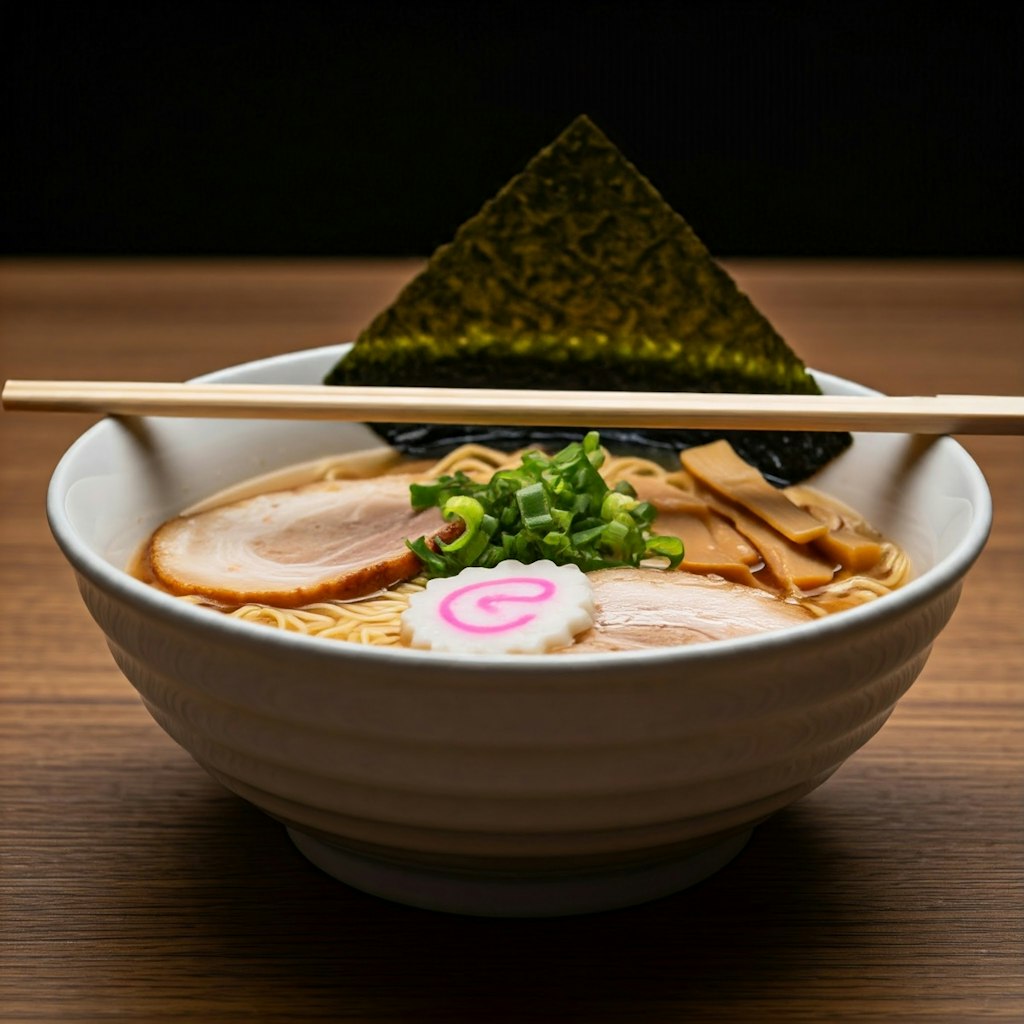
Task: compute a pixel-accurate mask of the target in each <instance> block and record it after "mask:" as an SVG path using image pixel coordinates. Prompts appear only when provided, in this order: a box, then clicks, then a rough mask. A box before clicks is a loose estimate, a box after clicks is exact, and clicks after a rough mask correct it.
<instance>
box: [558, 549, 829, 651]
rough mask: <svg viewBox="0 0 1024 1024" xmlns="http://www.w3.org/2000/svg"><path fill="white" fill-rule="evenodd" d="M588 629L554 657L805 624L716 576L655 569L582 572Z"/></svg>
mask: <svg viewBox="0 0 1024 1024" xmlns="http://www.w3.org/2000/svg"><path fill="white" fill-rule="evenodd" d="M587 579H588V580H590V585H591V587H592V588H593V591H594V604H595V605H596V608H597V615H596V618H595V620H594V625H593V626H592V627H591V628H590V629H589V630H587V632H585V633H583V634H581V635H580V636H579V637H577V639H576V643H575V644H573V645H572V646H571V647H565V648H562V650H561V651H560V652H559V653H576V652H583V653H586V652H589V651H635V650H642V649H644V648H648V647H673V646H677V645H679V644H696V643H705V642H706V641H708V640H726V639H729V638H731V637H737V636H749V635H751V634H753V633H764V632H767V631H769V630H776V629H784V628H785V627H787V626H795V625H798V624H799V623H802V622H810V621H811V619H813V618H814V615H813V614H812V613H811V612H809V611H808V610H807V609H806V608H804V607H802V606H801V605H799V604H796V603H793V602H790V601H785V600H783V599H781V598H779V597H776V596H775V595H774V594H771V593H769V592H768V591H765V590H759V589H757V588H755V587H748V586H744V585H743V584H741V583H732V582H730V581H729V580H726V579H723V578H722V577H720V576H699V575H697V574H696V573H689V572H685V571H676V572H667V571H664V570H661V569H599V570H598V571H597V572H592V573H588V575H587Z"/></svg>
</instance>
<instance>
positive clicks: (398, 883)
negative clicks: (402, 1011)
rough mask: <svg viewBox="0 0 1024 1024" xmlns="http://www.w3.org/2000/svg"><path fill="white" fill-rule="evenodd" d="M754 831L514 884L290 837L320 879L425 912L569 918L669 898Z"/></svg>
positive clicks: (296, 833)
mask: <svg viewBox="0 0 1024 1024" xmlns="http://www.w3.org/2000/svg"><path fill="white" fill-rule="evenodd" d="M752 831H753V829H748V830H746V831H743V832H739V833H732V834H730V835H729V836H728V837H727V838H725V839H721V840H719V841H718V842H715V843H714V844H712V845H710V846H706V847H704V848H703V849H700V850H697V851H695V852H691V853H688V854H687V855H686V856H683V857H679V858H678V859H675V860H670V861H659V862H658V863H657V864H645V865H639V866H633V867H629V868H616V869H611V870H610V869H604V870H599V871H593V872H587V873H585V874H580V873H572V874H568V873H567V874H564V875H545V876H543V877H536V878H529V877H526V878H524V877H519V878H508V877H503V876H495V875H489V874H483V873H470V872H460V871H445V870H442V869H436V868H424V867H420V866H410V865H407V864H396V863H394V862H392V861H386V860H381V859H377V858H375V857H370V856H365V855H363V854H359V853H353V852H352V851H351V850H345V849H341V848H340V847H337V846H334V845H332V844H330V843H327V842H324V841H323V840H321V839H315V838H313V837H312V836H310V835H308V834H306V833H304V832H302V831H300V830H299V829H296V828H289V829H288V835H289V836H290V837H291V840H292V842H293V843H294V844H295V845H296V847H298V849H299V852H300V853H302V854H303V856H305V857H306V858H307V859H308V860H309V861H311V862H312V863H313V864H315V865H316V866H317V867H318V868H320V869H321V870H322V871H325V872H326V873H327V874H329V875H331V876H332V877H334V878H337V879H338V880H339V881H341V882H344V883H345V884H346V885H350V886H352V887H353V888H355V889H359V890H361V891H362V892H366V893H370V894H371V895H373V896H379V897H382V898H383V899H387V900H391V901H393V902H395V903H404V904H406V905H408V906H412V907H418V908H420V909H422V910H436V911H442V912H444V913H449V914H466V915H471V916H474V917H563V916H568V915H571V914H593V913H597V912H599V911H603V910H618V909H621V908H623V907H631V906H635V905H637V904H640V903H647V902H649V901H651V900H656V899H660V898H661V897H663V896H669V895H671V894H672V893H675V892H679V891H681V890H683V889H686V888H689V886H691V885H696V884H697V883H698V882H701V881H703V880H704V879H705V878H708V877H709V876H710V875H713V874H714V873H715V872H716V871H718V870H719V869H721V868H723V867H725V865H726V864H728V863H729V861H731V860H732V859H733V858H734V857H735V856H736V855H737V854H738V853H739V852H740V851H741V850H742V849H743V847H744V846H745V845H746V843H747V840H748V839H749V838H750V835H751V832H752Z"/></svg>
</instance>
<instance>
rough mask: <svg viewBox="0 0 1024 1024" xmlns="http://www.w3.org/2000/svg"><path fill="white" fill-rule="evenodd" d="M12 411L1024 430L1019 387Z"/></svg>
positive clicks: (475, 396) (136, 395)
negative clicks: (917, 392) (978, 391)
mask: <svg viewBox="0 0 1024 1024" xmlns="http://www.w3.org/2000/svg"><path fill="white" fill-rule="evenodd" d="M0 401H2V404H3V407H4V408H5V409H9V410H12V411H14V410H25V411H38V412H79V413H109V414H113V415H119V416H184V417H210V418H237V419H295V420H302V419H306V420H354V421H359V422H366V423H388V422H390V423H464V424H515V425H522V426H552V427H556V426H557V427H582V428H586V427H648V428H659V427H661V428H667V427H674V428H690V429H714V430H734V429H735V430H861V431H885V432H892V433H909V434H1021V433H1024V397H1022V396H1017V395H936V396H932V397H910V396H907V397H889V396H856V395H750V394H697V393H688V392H682V393H662V392H639V391H527V390H501V389H491V388H406V387H399V388H393V387H329V386H326V385H288V384H214V383H209V384H169V383H155V382H154V383H146V382H137V381H55V380H9V381H7V383H6V384H5V385H4V388H3V392H2V395H0Z"/></svg>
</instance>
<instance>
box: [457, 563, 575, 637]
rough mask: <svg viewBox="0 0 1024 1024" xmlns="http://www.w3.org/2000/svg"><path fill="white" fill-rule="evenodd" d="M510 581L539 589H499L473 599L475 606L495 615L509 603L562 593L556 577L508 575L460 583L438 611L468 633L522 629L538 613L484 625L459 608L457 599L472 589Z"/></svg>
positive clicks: (542, 599)
mask: <svg viewBox="0 0 1024 1024" xmlns="http://www.w3.org/2000/svg"><path fill="white" fill-rule="evenodd" d="M509 585H512V586H517V585H518V586H523V585H525V586H536V587H537V588H539V589H538V590H537V592H535V593H533V594H509V593H501V592H499V593H495V594H489V595H485V596H483V597H480V598H479V599H478V600H476V601H475V602H473V604H472V607H473V608H475V609H477V610H478V611H480V612H482V613H483V614H484V615H492V616H493V615H497V614H500V613H501V612H502V611H503V610H504V608H503V606H504V605H506V604H509V603H524V602H526V603H530V604H537V603H541V604H542V603H544V602H546V601H550V600H552V598H554V597H555V596H556V595H557V593H558V587H557V586H556V585H555V583H554V582H553V581H552V580H549V579H544V577H542V576H505V577H503V578H501V579H495V580H483V581H482V582H480V583H469V584H467V585H466V586H464V587H459V589H458V590H453V591H452V592H451V593H450V594H448V595H446V596H445V597H444V598H443V599H442V600H441V603H440V605H439V606H438V614H439V615H440V616H441V618H442V619H443V620H444V621H445V622H446V623H447V624H448V625H449V626H451V627H452V628H453V629H459V630H462V631H463V632H465V633H477V634H482V635H486V634H495V633H508V632H511V631H512V630H514V629H521V628H522V627H523V626H526V625H528V624H529V623H531V622H533V620H534V619H536V617H537V616H536V615H535V614H533V613H532V612H527V613H526V614H525V615H520V616H519V617H518V618H514V619H509V620H506V621H505V622H496V623H492V624H490V625H481V624H477V623H475V622H470V621H468V620H467V619H465V618H463V617H462V615H463V614H465V610H463V613H462V614H460V611H459V609H458V608H457V607H456V602H458V601H460V599H462V598H465V597H466V596H467V595H469V594H471V593H474V592H476V591H479V590H484V589H492V590H493V589H494V588H496V587H500V588H507V587H508V586H509Z"/></svg>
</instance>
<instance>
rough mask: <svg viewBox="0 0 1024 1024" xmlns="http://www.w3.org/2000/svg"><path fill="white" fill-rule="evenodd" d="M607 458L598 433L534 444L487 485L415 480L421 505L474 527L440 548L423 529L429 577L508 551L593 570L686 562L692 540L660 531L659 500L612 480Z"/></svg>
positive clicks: (458, 479)
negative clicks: (556, 448)
mask: <svg viewBox="0 0 1024 1024" xmlns="http://www.w3.org/2000/svg"><path fill="white" fill-rule="evenodd" d="M603 461H604V453H603V452H602V450H601V442H600V436H599V435H598V434H597V432H596V431H592V432H591V433H589V434H587V435H586V437H584V438H583V440H582V441H581V442H574V443H572V444H569V445H567V446H566V447H565V448H563V449H562V450H561V451H560V452H558V453H557V454H556V455H553V456H547V455H544V454H543V453H542V452H538V451H530V452H526V453H524V455H523V456H522V464H521V465H520V466H518V467H516V468H515V469H502V470H498V472H496V473H495V474H494V475H493V476H492V477H491V479H490V480H489V481H488V482H487V483H476V482H474V481H473V480H471V479H470V478H469V477H468V476H466V475H465V473H456V474H455V475H454V476H442V477H441V478H440V479H439V480H436V481H435V482H433V483H430V484H413V485H412V486H411V487H410V499H411V501H412V505H413V507H414V508H416V509H425V508H433V507H437V508H440V509H441V513H442V515H443V516H444V518H445V520H447V521H451V520H453V519H455V518H456V517H457V518H460V519H462V520H463V522H464V523H465V524H466V529H465V530H464V531H463V533H462V534H461V535H460V536H459V537H458V538H457V539H456V540H454V541H452V542H451V543H450V544H444V543H440V542H439V543H438V544H437V550H436V551H435V550H433V549H432V548H431V547H430V546H428V544H427V542H426V539H425V538H424V537H419V538H418V539H416V540H414V541H408V542H407V543H408V546H409V548H410V550H412V551H413V552H414V553H415V554H416V555H417V556H418V557H419V558H420V560H421V561H422V562H423V567H424V572H425V574H426V575H428V576H454V575H456V574H457V573H459V572H460V571H461V570H463V569H465V568H466V567H467V566H470V565H478V566H484V567H490V566H494V565H497V564H498V563H499V562H502V561H504V560H505V559H507V558H515V559H518V560H519V561H521V562H524V563H530V562H536V561H540V560H541V559H545V558H547V559H550V560H551V561H552V562H554V563H555V564H556V565H566V564H573V565H578V566H579V567H580V568H581V569H582V570H583V571H584V572H592V571H593V570H595V569H609V568H615V567H621V566H639V565H640V564H641V562H645V561H648V560H651V559H659V560H664V562H665V565H664V567H665V568H667V569H675V568H676V567H678V565H679V563H680V562H681V561H682V560H683V542H682V541H681V540H680V539H679V538H678V537H668V536H659V535H656V534H652V532H651V526H652V524H653V523H654V519H655V515H656V510H655V508H654V506H653V505H651V504H650V503H648V502H642V501H638V500H637V497H636V493H635V492H634V491H633V488H632V487H630V486H629V485H628V484H627V483H624V482H623V483H619V484H616V486H615V488H614V489H611V488H609V487H608V485H607V484H606V483H605V481H604V479H603V478H602V477H601V474H600V473H599V472H598V470H599V469H600V467H601V463H602V462H603Z"/></svg>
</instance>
